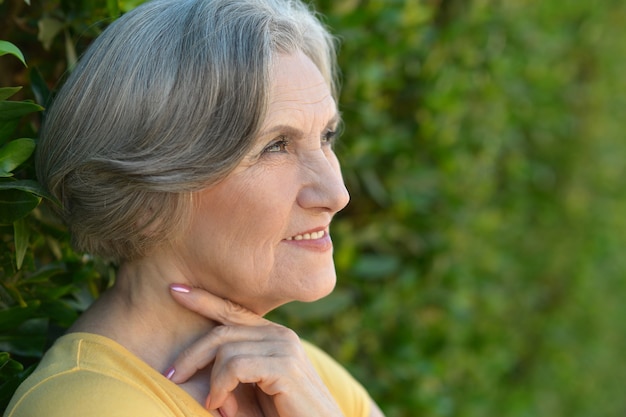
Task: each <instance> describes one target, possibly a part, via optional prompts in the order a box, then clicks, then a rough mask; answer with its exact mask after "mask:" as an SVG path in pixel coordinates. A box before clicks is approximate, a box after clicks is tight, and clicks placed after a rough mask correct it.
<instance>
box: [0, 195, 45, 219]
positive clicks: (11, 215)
mask: <svg viewBox="0 0 626 417" xmlns="http://www.w3.org/2000/svg"><path fill="white" fill-rule="evenodd" d="M40 201H41V198H40V197H37V196H35V195H33V194H32V193H30V192H26V191H22V190H17V189H13V190H6V189H5V190H0V224H13V222H15V221H16V220H18V219H21V218H22V217H24V216H26V215H27V214H28V213H30V212H31V211H32V210H33V209H34V208H35V207H37V206H38V205H39V202H40Z"/></svg>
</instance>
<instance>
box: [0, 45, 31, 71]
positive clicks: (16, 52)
mask: <svg viewBox="0 0 626 417" xmlns="http://www.w3.org/2000/svg"><path fill="white" fill-rule="evenodd" d="M6 54H10V55H13V56H14V57H16V58H17V59H19V60H20V61H22V64H24V66H26V60H24V55H22V51H20V49H19V48H18V47H17V46H15V45H13V44H12V43H11V42H7V41H0V56H2V55H6Z"/></svg>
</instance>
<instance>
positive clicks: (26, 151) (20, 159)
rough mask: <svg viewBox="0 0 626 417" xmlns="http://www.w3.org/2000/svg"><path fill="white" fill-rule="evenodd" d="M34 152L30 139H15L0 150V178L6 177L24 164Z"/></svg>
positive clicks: (32, 142) (32, 141) (33, 144)
mask: <svg viewBox="0 0 626 417" xmlns="http://www.w3.org/2000/svg"><path fill="white" fill-rule="evenodd" d="M34 150H35V141H34V140H32V139H26V138H22V139H15V140H12V141H11V142H9V143H7V144H6V145H4V146H3V147H2V148H0V177H8V176H10V175H11V172H12V171H13V170H14V169H15V168H17V167H18V166H20V165H21V164H22V163H24V162H25V161H26V160H27V159H28V158H30V156H31V155H32V153H33V151H34Z"/></svg>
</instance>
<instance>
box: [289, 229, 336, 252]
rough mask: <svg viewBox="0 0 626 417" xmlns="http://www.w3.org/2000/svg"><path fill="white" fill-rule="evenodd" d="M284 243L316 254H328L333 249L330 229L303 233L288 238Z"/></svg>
mask: <svg viewBox="0 0 626 417" xmlns="http://www.w3.org/2000/svg"><path fill="white" fill-rule="evenodd" d="M284 242H285V243H288V244H291V245H293V246H297V247H300V248H303V249H308V250H312V251H314V252H326V251H329V250H332V248H333V241H332V240H331V239H330V234H329V233H328V229H322V230H316V231H310V232H305V233H301V234H299V235H295V236H291V237H288V238H287V239H285V240H284Z"/></svg>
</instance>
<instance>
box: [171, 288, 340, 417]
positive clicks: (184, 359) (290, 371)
mask: <svg viewBox="0 0 626 417" xmlns="http://www.w3.org/2000/svg"><path fill="white" fill-rule="evenodd" d="M170 288H171V290H172V296H173V297H174V299H175V300H176V301H177V302H178V303H180V304H181V305H182V306H184V307H186V308H188V309H190V310H192V311H194V312H196V313H198V314H200V315H202V316H204V317H206V318H208V319H211V320H214V321H217V322H219V323H221V324H222V325H221V326H217V327H216V328H215V329H213V330H212V331H211V332H209V333H208V334H207V335H206V336H204V337H202V338H200V339H199V340H198V341H197V342H195V343H194V344H193V345H191V346H190V347H188V348H187V349H186V350H185V351H184V352H183V353H182V354H181V355H180V356H179V357H178V358H177V359H176V361H175V362H174V364H173V367H172V368H171V369H174V370H175V372H174V374H173V375H172V376H171V380H172V381H174V382H176V383H178V384H180V383H183V382H185V381H187V380H188V379H189V378H191V377H192V376H193V375H194V374H196V373H197V372H198V371H199V370H201V369H204V368H206V367H207V366H208V365H210V364H211V363H212V364H213V368H212V370H211V381H210V382H211V388H210V392H209V395H208V397H207V399H206V408H207V409H209V410H216V409H219V410H220V413H221V414H222V415H223V416H225V417H235V415H236V413H237V409H238V408H239V407H240V406H241V404H238V403H237V399H236V397H235V394H234V391H235V389H236V388H237V387H238V386H239V385H240V384H253V387H254V389H255V391H256V397H257V398H256V400H257V401H258V403H259V406H260V407H261V408H262V410H263V412H264V414H265V415H266V416H283V417H287V416H298V415H307V416H325V417H332V416H337V417H339V416H343V414H342V413H341V411H340V409H339V407H338V406H337V404H336V403H335V401H334V399H333V398H332V396H331V394H330V392H328V389H327V388H326V386H325V385H324V383H323V382H322V380H321V379H320V377H319V375H318V374H317V372H316V371H315V369H314V368H313V365H311V363H310V362H309V360H308V358H307V356H306V354H305V352H304V349H303V347H302V345H301V343H300V339H299V338H298V336H297V335H296V334H295V333H294V332H293V331H292V330H290V329H288V328H286V327H283V326H280V325H278V324H276V323H272V322H271V321H269V320H266V319H264V318H263V317H261V316H259V315H257V314H255V313H253V312H251V311H249V310H247V309H245V308H244V307H242V306H240V305H237V304H235V303H233V302H231V301H228V300H224V299H221V298H219V297H216V296H215V295H212V294H210V293H208V292H206V291H204V290H201V289H196V288H189V287H187V286H182V285H172V286H171V287H170Z"/></svg>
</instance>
